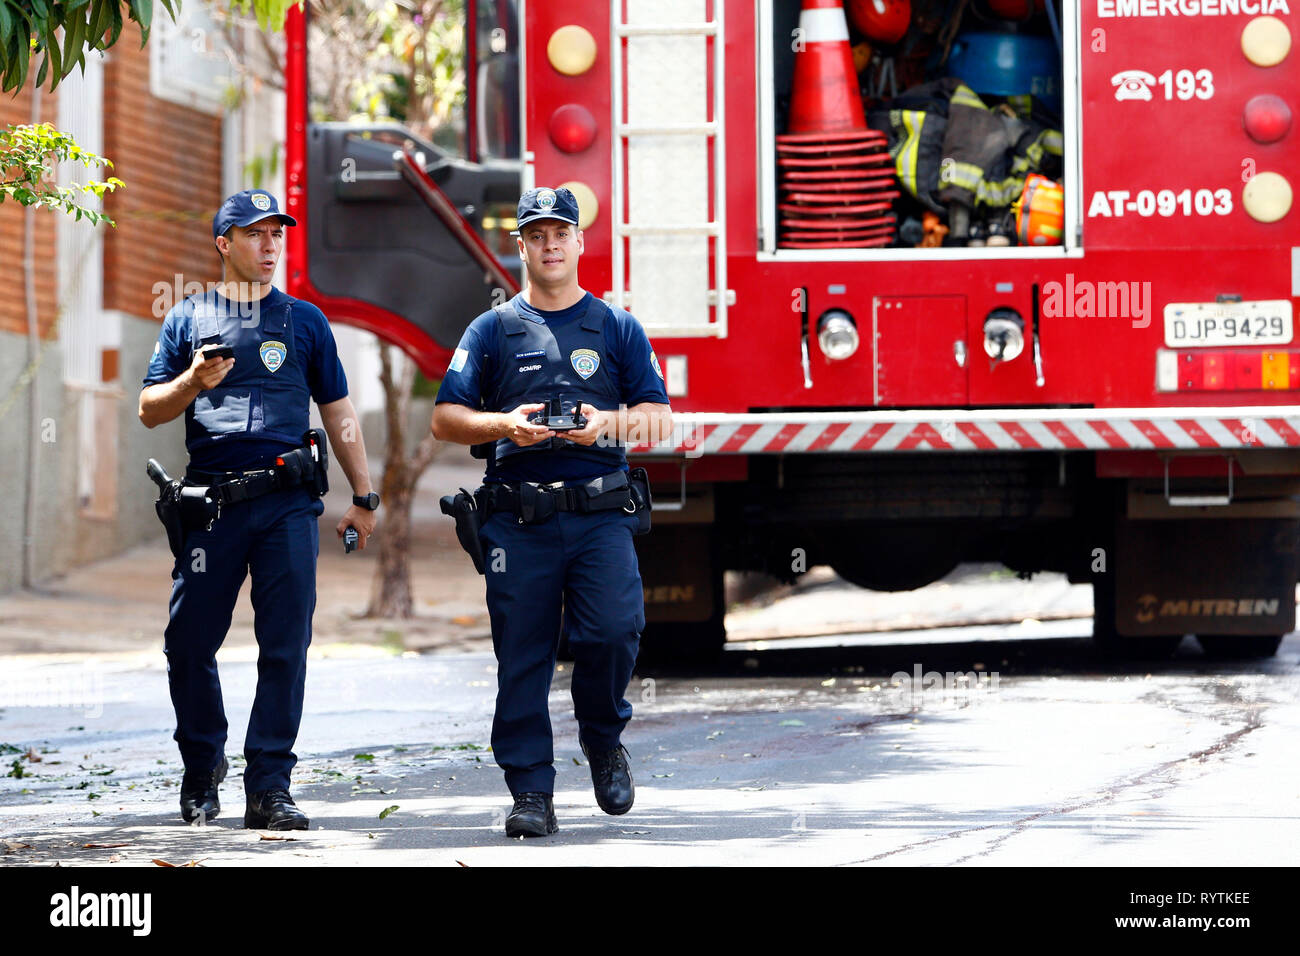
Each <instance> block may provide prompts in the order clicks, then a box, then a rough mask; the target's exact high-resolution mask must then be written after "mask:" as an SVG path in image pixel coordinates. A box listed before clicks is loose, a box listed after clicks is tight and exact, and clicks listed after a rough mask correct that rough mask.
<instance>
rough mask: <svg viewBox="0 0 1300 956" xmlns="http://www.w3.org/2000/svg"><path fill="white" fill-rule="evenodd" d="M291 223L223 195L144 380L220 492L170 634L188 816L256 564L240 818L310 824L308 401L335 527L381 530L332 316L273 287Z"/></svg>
mask: <svg viewBox="0 0 1300 956" xmlns="http://www.w3.org/2000/svg"><path fill="white" fill-rule="evenodd" d="M296 224H297V223H296V222H295V221H294V219H293V217H292V216H287V215H285V214H284V213H282V212H280V209H279V206H278V204H277V203H276V201H275V197H274V196H272V195H271V194H270V193H268V192H265V191H263V190H260V189H252V190H245V191H243V192H240V193H236V194H235V195H233V196H231V197H230V198H229V199H227V200H226V201H225V202H224V203H222V205H221V208H220V209H219V210H218V211H217V214H216V216H215V217H214V218H213V220H212V235H213V241H214V243H215V244H216V247H217V252H218V254H219V255H220V257H221V264H222V281H221V282H220V283H218V284H216V285H215V286H214V287H213V288H210V289H209V290H208V291H207V292H205V293H204V294H201V295H194V296H190V297H189V298H187V299H185V301H183V302H181V303H179V304H177V305H176V306H175V307H173V308H172V309H171V310H170V311H169V312H168V313H167V316H166V318H165V319H164V320H163V325H162V331H161V333H160V334H159V336H158V344H157V345H156V346H155V348H154V353H153V358H152V359H151V361H150V362H149V368H148V371H147V373H146V374H145V378H144V388H143V390H142V391H141V392H140V408H139V414H140V420H141V421H142V422H143V423H144V424H145V425H146V426H147V427H149V428H153V427H154V426H155V425H159V424H162V423H163V422H169V421H171V420H173V419H175V418H176V417H177V416H179V415H182V414H184V416H185V445H186V449H187V450H188V452H189V459H190V460H189V467H188V469H187V470H186V483H187V484H190V485H197V486H207V487H208V488H209V494H210V495H211V496H212V497H213V499H214V500H217V501H219V502H220V515H219V517H217V518H216V519H215V520H214V521H212V522H211V524H210V525H208V526H206V527H197V528H191V529H188V530H186V531H185V532H184V538H183V545H182V546H181V547H180V548H179V553H178V555H177V559H176V563H175V567H174V568H173V571H172V582H173V583H172V593H171V602H170V622H169V623H168V625H167V629H166V632H165V638H164V651H165V653H166V656H167V680H168V684H169V686H170V689H171V698H172V704H173V706H174V707H175V710H176V734H175V739H176V742H177V744H179V746H180V752H181V759H182V760H183V762H184V764H185V776H184V778H183V780H182V783H181V816H182V818H183V819H184V820H186V821H187V822H197V823H200V824H202V823H205V822H207V821H209V820H211V819H212V818H213V817H215V816H217V814H218V812H219V811H220V808H221V807H220V802H219V800H218V793H217V787H218V785H219V784H220V783H221V780H222V778H223V777H224V776H225V774H226V770H227V761H226V757H225V745H226V715H225V711H224V709H223V706H222V700H221V684H220V681H219V679H218V675H217V665H216V653H217V649H218V648H219V647H221V644H222V641H223V640H224V639H225V636H226V631H227V629H228V628H229V626H230V618H231V613H232V611H233V609H234V606H235V599H236V597H237V596H238V594H239V590H240V586H241V585H242V584H243V581H244V577H245V575H249V576H251V578H252V585H251V598H252V603H253V609H254V614H255V618H254V632H255V635H256V638H257V644H258V661H257V675H258V676H257V692H256V696H255V698H254V701H253V711H252V715H251V716H250V718H249V722H248V733H247V736H246V737H245V740H244V757H245V760H246V762H247V763H246V767H245V769H244V789H245V791H246V794H247V803H246V807H245V813H244V825H245V826H246V827H256V828H267V829H272V830H289V829H299V830H302V829H306V828H307V823H308V821H307V817H306V815H304V814H303V812H302V811H301V810H299V809H298V808H297V806H295V804H294V801H293V798H292V797H291V796H290V794H289V773H290V771H291V770H292V769H293V766H294V764H295V762H296V760H297V758H296V757H295V756H294V753H293V745H294V741H295V740H296V738H297V736H298V724H299V721H300V719H301V717H302V704H303V687H304V682H305V678H306V659H307V645H308V644H309V643H310V641H311V618H312V612H313V610H314V609H315V606H316V554H317V550H318V544H319V542H318V536H317V526H316V519H317V516H318V515H320V514H321V513H322V511H323V510H324V505H323V503H322V502H321V501H320V498H319V492H320V491H321V487H320V485H319V484H313V482H314V481H316V480H317V478H318V476H317V474H316V472H317V471H323V468H321V469H316V468H314V467H313V466H312V464H311V462H312V459H313V458H316V459H319V457H320V453H321V451H322V449H320V448H319V447H311V446H312V445H313V444H315V443H313V442H312V441H311V440H310V438H309V432H308V430H309V427H310V419H309V402H310V401H311V400H315V402H316V404H317V405H318V407H319V409H320V416H321V421H322V422H323V424H324V426H325V431H326V432H327V433H328V435H329V443H330V446H332V448H333V450H334V454H335V456H336V457H337V458H338V460H339V463H340V464H341V465H342V468H343V471H344V473H345V474H346V475H347V478H348V481H349V482H350V483H351V485H352V489H353V492H354V497H353V499H352V500H353V505H352V507H350V508H349V509H348V510H347V513H346V514H345V515H344V516H343V518H342V520H341V521H340V522H339V524H338V528H337V532H338V534H339V535H340V536H342V535H343V534H344V532H345V530H346V529H347V528H349V527H352V528H355V529H356V530H357V532H358V533H359V536H360V540H359V542H358V543H359V545H360V546H361V547H363V548H364V547H365V541H366V538H367V537H368V536H369V535H370V533H371V532H372V531H373V530H374V526H375V515H374V510H375V508H376V507H378V504H379V501H378V498H379V496H378V495H376V494H374V493H373V492H372V490H371V486H370V476H369V473H368V471H367V467H366V454H365V444H364V442H363V441H362V438H361V432H360V429H359V427H358V424H357V415H356V411H355V410H354V409H353V407H352V401H351V400H350V399H349V398H348V388H347V380H346V378H345V377H344V373H343V367H342V365H341V364H340V362H339V358H338V352H337V349H336V346H335V343H334V336H333V333H332V332H331V331H330V326H329V322H328V321H327V320H326V318H325V316H324V315H323V314H322V313H321V311H320V310H319V309H318V308H316V307H315V306H314V305H311V304H310V303H307V302H303V301H301V300H298V299H294V298H292V297H290V296H288V295H286V294H285V293H283V292H281V291H280V290H279V289H276V288H275V287H274V286H272V285H271V279H272V277H273V276H274V274H275V269H276V265H277V264H278V263H279V260H280V254H281V252H282V251H283V248H284V227H285V226H294V225H296ZM318 434H319V433H317V435H318ZM300 449H301V451H300ZM308 451H310V456H308V455H307V454H306V453H307V452H308ZM286 462H287V464H286ZM303 462H306V465H305V467H304V466H303V465H302V464H301V463H303ZM289 465H296V466H297V467H295V468H290V467H289Z"/></svg>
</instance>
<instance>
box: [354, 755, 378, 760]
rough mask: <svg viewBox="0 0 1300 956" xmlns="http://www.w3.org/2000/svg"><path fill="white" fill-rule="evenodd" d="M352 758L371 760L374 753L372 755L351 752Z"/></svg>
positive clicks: (373, 757)
mask: <svg viewBox="0 0 1300 956" xmlns="http://www.w3.org/2000/svg"><path fill="white" fill-rule="evenodd" d="M352 759H353V760H365V761H372V760H374V759H375V755H374V754H353V755H352Z"/></svg>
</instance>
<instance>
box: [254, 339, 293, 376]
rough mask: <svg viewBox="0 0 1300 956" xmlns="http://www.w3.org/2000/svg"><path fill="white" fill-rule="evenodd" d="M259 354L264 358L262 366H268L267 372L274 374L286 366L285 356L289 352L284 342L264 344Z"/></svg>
mask: <svg viewBox="0 0 1300 956" xmlns="http://www.w3.org/2000/svg"><path fill="white" fill-rule="evenodd" d="M258 352H259V353H260V354H261V356H262V364H263V365H265V366H266V370H267V371H268V372H274V371H275V370H276V369H278V368H279V367H280V366H281V365H283V364H284V359H285V356H286V355H287V354H288V352H289V350H288V349H287V348H286V347H285V344H284V343H283V342H263V343H262V347H261V348H260V349H258Z"/></svg>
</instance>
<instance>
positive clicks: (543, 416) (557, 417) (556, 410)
mask: <svg viewBox="0 0 1300 956" xmlns="http://www.w3.org/2000/svg"><path fill="white" fill-rule="evenodd" d="M528 420H529V421H530V422H532V423H533V424H534V425H542V426H544V427H546V428H549V429H550V430H551V431H553V432H571V431H574V430H576V429H579V428H585V427H586V426H587V419H586V418H584V417H583V415H582V406H581V405H579V404H577V403H575V404H574V406H573V412H572V414H569V415H566V414H564V409H563V407H562V405H561V403H560V399H558V398H553V399H551V403H550V405H549V406H548V408H547V409H546V410H544V411H540V412H534V413H533V414H532V415H530V416H528Z"/></svg>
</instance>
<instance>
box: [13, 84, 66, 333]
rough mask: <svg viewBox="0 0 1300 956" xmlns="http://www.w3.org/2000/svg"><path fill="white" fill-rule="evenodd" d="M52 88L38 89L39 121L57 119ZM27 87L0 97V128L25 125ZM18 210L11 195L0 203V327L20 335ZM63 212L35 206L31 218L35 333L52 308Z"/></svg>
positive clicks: (23, 318) (22, 296) (23, 325)
mask: <svg viewBox="0 0 1300 956" xmlns="http://www.w3.org/2000/svg"><path fill="white" fill-rule="evenodd" d="M58 115H59V106H58V92H57V91H56V92H54V93H50V92H49V91H48V90H42V91H41V120H42V121H44V122H48V123H54V122H55V121H56V120H57V119H58ZM31 117H32V96H31V91H30V89H27V90H23V91H22V92H21V93H19V94H18V95H17V96H10V95H9V94H7V93H6V94H3V95H0V126H8V125H10V124H12V125H19V124H22V123H30V122H31ZM24 211H25V210H24V208H23V207H22V206H20V205H19V204H18V203H16V202H14V200H12V199H6V200H5V201H4V202H3V203H0V263H3V266H4V276H5V278H4V283H3V286H2V288H3V290H4V292H3V295H0V331H3V332H15V333H18V334H26V332H27V299H26V292H25V288H24V277H23V229H24V218H25V217H24ZM61 215H63V214H62V213H60V212H55V211H54V210H51V209H43V208H42V209H37V210H36V214H35V221H36V249H35V260H36V312H37V323H38V326H39V328H40V330H41V336H42V337H43V338H48V337H49V336H50V335H51V332H52V329H53V326H54V319H55V316H56V315H57V309H58V291H57V286H56V283H57V276H56V274H55V228H56V223H57V222H58V217H59V216H61Z"/></svg>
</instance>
